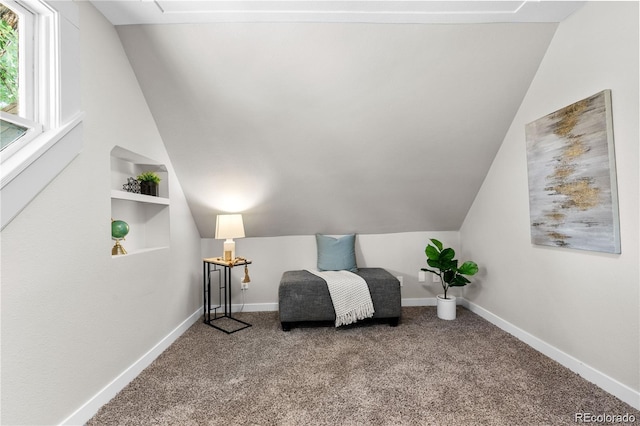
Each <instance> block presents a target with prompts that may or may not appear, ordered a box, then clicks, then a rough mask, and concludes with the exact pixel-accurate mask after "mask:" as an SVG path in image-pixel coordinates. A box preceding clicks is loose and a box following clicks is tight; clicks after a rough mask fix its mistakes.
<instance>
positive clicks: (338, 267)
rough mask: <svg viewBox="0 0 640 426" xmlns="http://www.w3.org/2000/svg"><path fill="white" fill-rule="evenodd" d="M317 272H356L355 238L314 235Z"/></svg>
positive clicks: (352, 235)
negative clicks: (316, 247)
mask: <svg viewBox="0 0 640 426" xmlns="http://www.w3.org/2000/svg"><path fill="white" fill-rule="evenodd" d="M316 245H317V246H318V270H320V271H343V270H346V271H351V272H358V267H357V265H356V236H355V234H350V235H345V236H343V237H338V238H334V237H329V236H327V235H321V234H316Z"/></svg>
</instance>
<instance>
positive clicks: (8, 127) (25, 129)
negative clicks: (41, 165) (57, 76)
mask: <svg viewBox="0 0 640 426" xmlns="http://www.w3.org/2000/svg"><path fill="white" fill-rule="evenodd" d="M34 21H35V15H34V13H33V12H32V11H31V10H29V9H27V8H25V7H24V6H22V5H21V4H19V3H17V2H6V1H2V2H0V111H1V112H0V125H1V126H0V136H1V137H2V144H1V147H0V148H1V150H0V156H1V158H2V161H4V160H5V159H7V158H8V157H10V156H11V155H12V154H13V153H15V152H17V151H18V150H19V149H20V148H21V147H23V146H24V145H25V144H26V143H28V142H29V140H31V139H33V138H34V137H35V136H37V135H38V134H39V133H41V132H42V126H41V125H40V123H38V118H39V117H38V116H37V115H36V113H35V108H34V103H35V102H34V95H35V92H36V85H35V80H34V72H33V71H32V70H33V69H34V66H35V60H34V59H35V58H34V57H33V52H34V50H35V49H34V48H35V42H34V40H35V37H34V35H35V26H34Z"/></svg>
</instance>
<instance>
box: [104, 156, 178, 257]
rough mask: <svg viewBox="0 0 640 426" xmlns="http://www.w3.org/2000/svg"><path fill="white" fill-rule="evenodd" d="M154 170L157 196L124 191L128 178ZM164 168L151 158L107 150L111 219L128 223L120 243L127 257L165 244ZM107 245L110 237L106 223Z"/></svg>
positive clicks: (166, 188)
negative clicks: (109, 173) (127, 230)
mask: <svg viewBox="0 0 640 426" xmlns="http://www.w3.org/2000/svg"><path fill="white" fill-rule="evenodd" d="M148 171H152V172H156V173H157V174H158V176H160V178H161V181H160V184H159V187H158V194H159V196H158V197H154V196H151V195H143V194H137V193H133V192H127V191H125V190H124V189H123V186H124V185H125V184H126V183H127V179H128V178H136V177H137V176H138V175H139V174H140V173H142V172H148ZM168 180H169V179H168V173H167V167H166V166H165V165H164V164H162V163H160V162H158V161H155V160H152V159H150V158H148V157H145V156H143V155H140V154H137V153H135V152H133V151H129V150H128V149H125V148H122V147H120V146H116V147H114V148H113V149H112V150H111V218H112V219H115V220H124V221H125V222H127V223H128V224H129V234H128V235H127V237H126V238H125V239H124V240H123V241H122V242H121V244H122V246H123V247H124V248H125V250H126V251H127V255H116V256H113V257H114V258H118V257H122V256H128V255H132V254H136V253H141V252H145V251H150V250H156V249H162V248H168V247H169V241H170V238H169V236H170V234H169V230H170V224H169V205H170V198H169V182H168ZM108 235H109V241H110V248H109V250H111V247H113V244H114V241H113V240H112V239H111V227H110V226H109V234H108Z"/></svg>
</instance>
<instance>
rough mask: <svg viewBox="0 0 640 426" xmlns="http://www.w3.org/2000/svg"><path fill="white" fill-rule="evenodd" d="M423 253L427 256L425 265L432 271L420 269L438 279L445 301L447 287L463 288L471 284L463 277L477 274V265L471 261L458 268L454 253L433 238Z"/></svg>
mask: <svg viewBox="0 0 640 426" xmlns="http://www.w3.org/2000/svg"><path fill="white" fill-rule="evenodd" d="M424 252H425V254H426V255H427V264H428V265H429V266H430V267H431V268H433V269H429V268H421V269H422V270H423V271H427V272H431V273H432V274H436V275H438V276H439V277H440V282H441V283H442V288H443V290H444V298H445V299H446V298H447V291H448V290H449V287H464V286H465V285H467V284H469V283H470V282H471V281H469V280H468V279H467V277H466V276H465V275H467V276H471V275H475V274H476V273H477V272H478V265H477V264H476V263H475V262H473V261H471V260H468V261H466V262H464V263H463V264H462V265H461V266H458V260H457V259H455V256H456V252H455V251H454V250H453V249H452V248H450V247H446V248H445V247H444V246H443V245H442V243H441V242H440V241H438V240H436V239H435V238H432V239H431V244H429V245H427V247H426V248H425V249H424Z"/></svg>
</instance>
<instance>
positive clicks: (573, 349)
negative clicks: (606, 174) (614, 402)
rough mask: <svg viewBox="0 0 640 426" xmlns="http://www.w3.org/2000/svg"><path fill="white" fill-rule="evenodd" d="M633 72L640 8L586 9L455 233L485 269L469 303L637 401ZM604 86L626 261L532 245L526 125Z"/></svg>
mask: <svg viewBox="0 0 640 426" xmlns="http://www.w3.org/2000/svg"><path fill="white" fill-rule="evenodd" d="M638 75H639V74H638V3H637V2H589V3H587V4H586V5H585V6H584V7H583V8H582V9H580V10H579V11H578V12H576V13H575V14H574V15H573V16H572V17H570V18H569V19H567V20H566V21H564V22H562V23H561V24H560V26H559V28H558V30H557V32H556V34H555V37H554V39H553V41H552V42H551V45H550V47H549V49H548V51H547V54H546V55H545V58H544V60H543V61H542V63H541V65H540V68H539V70H538V73H537V75H536V77H535V79H534V80H533V82H532V84H531V87H530V88H529V91H528V94H527V95H526V97H525V99H524V101H523V103H522V105H521V107H520V109H519V111H518V113H517V115H516V117H515V118H514V121H513V123H512V125H511V128H510V129H509V131H508V133H507V135H506V137H505V139H504V142H503V145H502V147H501V149H500V151H499V153H498V155H497V156H496V158H495V160H494V163H493V165H492V167H491V170H490V172H489V174H488V176H487V177H486V180H485V182H484V184H483V186H482V189H481V190H480V192H479V193H478V196H477V198H476V200H475V202H474V204H473V206H472V208H471V210H470V211H469V213H468V215H467V218H466V220H465V222H464V225H463V227H462V229H461V235H460V238H461V241H462V244H463V248H464V252H465V254H466V255H469V256H473V258H474V260H476V261H477V262H478V264H479V265H480V267H481V268H482V271H481V274H480V275H479V276H478V279H476V281H477V285H476V286H470V287H467V288H466V289H465V297H466V298H467V299H468V300H470V301H471V302H472V303H475V304H477V305H478V306H480V307H481V308H483V309H486V310H487V311H489V312H491V313H492V314H495V315H496V316H498V317H500V318H502V319H503V320H505V321H507V322H509V323H511V324H512V325H514V326H515V327H518V328H520V329H521V330H523V331H524V332H526V333H530V334H531V335H533V336H535V337H536V338H538V339H541V340H542V341H544V342H546V343H547V344H548V345H551V346H553V347H555V348H557V349H558V350H560V351H562V352H564V353H565V354H567V355H568V356H570V357H574V358H575V359H577V360H578V362H579V363H584V364H585V365H587V366H590V367H591V368H593V369H595V370H597V371H599V372H601V373H602V374H604V375H605V376H608V377H609V378H611V379H612V381H613V382H619V383H620V384H621V385H622V387H627V388H629V389H631V390H632V391H631V394H632V395H633V391H635V392H636V395H637V392H638V390H639V389H640V371H639V362H638V360H639V359H640V348H639V347H640V328H639V316H640V300H639V297H640V293H639V281H640V279H639V278H640V276H639V271H638V258H639V251H638V235H639V229H638V220H639V213H638V194H639V189H638V140H639V134H638ZM604 89H611V90H612V98H613V122H614V134H615V150H616V163H617V171H618V173H617V176H618V194H619V206H620V227H621V233H622V254H620V255H611V254H602V253H596V252H589V251H578V250H569V249H561V248H549V247H543V246H534V245H532V244H531V242H530V234H529V226H530V225H529V204H528V203H529V201H528V183H527V163H526V161H527V159H526V151H525V132H524V127H525V124H526V123H529V122H531V121H534V120H536V119H538V118H540V117H542V116H544V115H546V114H548V113H550V112H553V111H556V110H557V109H559V108H562V107H564V106H566V105H569V104H572V103H574V102H576V101H578V100H581V99H583V98H586V97H588V96H590V95H593V94H595V93H597V92H599V91H601V90H604ZM636 406H640V401H638V402H636ZM584 408H589V407H584ZM592 408H594V409H595V408H597V407H592Z"/></svg>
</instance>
